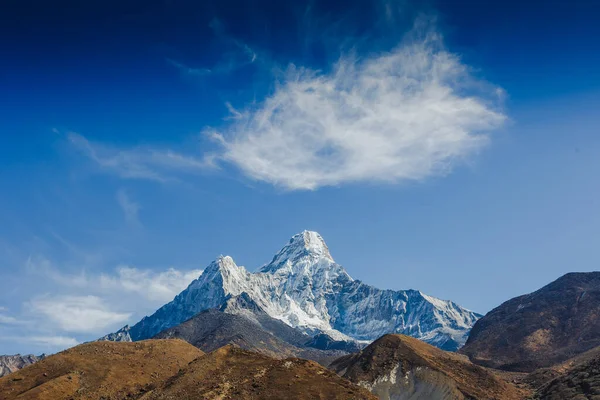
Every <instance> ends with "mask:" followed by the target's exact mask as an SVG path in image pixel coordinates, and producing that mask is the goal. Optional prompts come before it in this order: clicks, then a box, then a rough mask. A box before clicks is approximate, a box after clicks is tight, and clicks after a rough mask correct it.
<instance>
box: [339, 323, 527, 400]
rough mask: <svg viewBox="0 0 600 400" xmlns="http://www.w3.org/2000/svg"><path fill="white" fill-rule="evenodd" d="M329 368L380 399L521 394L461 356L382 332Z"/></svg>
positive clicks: (459, 398) (513, 396)
mask: <svg viewBox="0 0 600 400" xmlns="http://www.w3.org/2000/svg"><path fill="white" fill-rule="evenodd" d="M330 368H331V369H333V370H335V371H337V372H338V373H339V374H340V375H341V376H343V377H344V378H347V379H349V380H350V381H352V382H355V383H357V384H358V385H359V386H362V387H365V388H368V389H369V390H371V391H372V392H373V394H375V395H377V396H378V397H379V399H381V400H390V399H392V400H409V399H410V400H463V399H474V400H475V399H481V400H483V399H485V400H492V399H496V400H500V399H504V400H511V399H514V400H517V399H521V398H522V397H523V396H524V394H525V393H523V392H520V391H519V390H517V389H516V388H515V387H513V386H511V385H509V384H507V383H506V382H504V381H502V380H500V379H499V378H497V377H496V376H494V374H493V373H491V372H489V371H487V370H485V369H484V368H482V367H479V366H476V365H474V364H472V363H471V362H469V361H468V360H467V358H466V357H464V356H460V355H458V354H456V353H450V352H445V351H442V350H440V349H437V348H435V347H433V346H430V345H428V344H426V343H424V342H422V341H420V340H417V339H414V338H411V337H408V336H404V335H385V336H383V337H382V338H380V339H378V340H376V341H375V342H373V343H372V344H371V345H369V346H368V347H366V348H365V349H364V350H363V351H361V352H359V353H357V354H352V355H348V356H344V357H341V358H340V359H338V360H336V361H334V362H333V363H332V364H331V366H330Z"/></svg>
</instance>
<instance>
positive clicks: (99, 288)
mask: <svg viewBox="0 0 600 400" xmlns="http://www.w3.org/2000/svg"><path fill="white" fill-rule="evenodd" d="M26 267H27V269H28V270H29V272H30V273H32V274H36V275H42V276H43V277H45V278H47V279H49V280H50V281H51V282H53V283H57V284H59V285H61V286H64V287H65V288H67V289H69V288H70V289H71V290H73V291H78V290H79V291H82V290H83V291H86V292H89V293H92V294H94V295H97V296H102V297H105V298H107V299H110V298H112V297H113V296H116V297H122V296H125V295H127V294H131V295H135V296H136V297H140V298H142V299H144V300H145V301H147V302H150V303H151V305H157V306H158V305H162V303H164V302H166V301H170V300H173V298H174V297H175V296H176V295H177V294H178V293H179V292H181V291H182V290H183V289H185V288H186V287H187V286H188V285H189V284H190V283H191V282H192V281H193V280H194V279H197V278H198V277H199V276H200V275H201V274H202V270H201V269H189V270H179V269H176V268H168V269H166V270H163V271H154V270H150V269H140V268H135V267H131V266H125V265H121V266H119V267H117V268H116V269H115V271H114V273H112V274H111V273H100V274H89V273H86V272H85V270H83V269H82V270H81V271H80V272H78V273H74V274H69V273H64V272H61V271H60V270H59V269H58V268H57V267H56V266H54V265H53V263H52V262H51V261H50V260H48V259H46V258H44V257H30V258H29V259H28V260H27V264H26Z"/></svg>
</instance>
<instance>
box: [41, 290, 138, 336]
mask: <svg viewBox="0 0 600 400" xmlns="http://www.w3.org/2000/svg"><path fill="white" fill-rule="evenodd" d="M29 307H30V308H31V311H32V312H33V313H35V314H39V315H42V316H43V317H45V318H46V320H47V321H48V322H50V323H51V324H53V325H56V326H57V327H58V328H59V329H61V330H63V331H66V332H75V333H96V332H100V331H103V330H105V329H108V328H111V327H114V326H116V325H119V324H122V323H124V322H125V321H127V320H128V319H129V317H130V316H131V314H129V313H122V312H116V311H113V310H110V309H109V308H108V307H107V305H106V304H105V303H104V301H103V300H102V299H101V298H99V297H96V296H55V297H51V296H44V297H40V298H37V299H34V300H32V301H30V303H29Z"/></svg>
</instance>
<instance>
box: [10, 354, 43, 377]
mask: <svg viewBox="0 0 600 400" xmlns="http://www.w3.org/2000/svg"><path fill="white" fill-rule="evenodd" d="M44 357H45V355H44V354H42V355H41V356H34V355H33V354H29V355H25V356H22V355H20V354H17V355H14V356H0V378H1V377H3V376H5V375H8V374H10V373H12V372H15V371H18V370H20V369H21V368H24V367H26V366H28V365H31V364H33V363H35V362H38V361H40V360H42V359H43V358H44Z"/></svg>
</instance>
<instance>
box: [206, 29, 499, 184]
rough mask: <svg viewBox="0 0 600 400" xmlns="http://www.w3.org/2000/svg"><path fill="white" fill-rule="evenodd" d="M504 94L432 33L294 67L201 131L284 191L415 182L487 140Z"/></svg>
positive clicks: (224, 155) (228, 157)
mask: <svg viewBox="0 0 600 400" xmlns="http://www.w3.org/2000/svg"><path fill="white" fill-rule="evenodd" d="M501 93H502V91H501V90H500V89H499V88H497V87H494V86H492V85H490V84H487V83H485V82H481V81H478V80H477V79H475V78H474V77H473V76H472V74H471V70H470V68H469V67H468V66H466V65H464V64H463V63H462V62H461V59H460V57H458V56H457V55H455V54H452V53H450V52H448V51H447V50H446V49H445V48H444V46H443V44H442V40H441V37H440V36H439V35H437V34H435V33H428V34H426V35H424V36H423V37H422V38H421V39H420V40H414V39H411V40H410V41H406V42H404V43H403V44H401V45H400V46H398V47H397V48H395V49H394V50H392V51H390V52H385V53H379V54H373V55H370V56H366V57H362V58H358V57H355V56H344V57H342V58H340V60H339V61H338V62H337V64H336V65H334V66H333V68H332V70H331V71H329V72H326V73H324V72H320V71H314V70H311V69H308V68H298V67H296V66H294V65H291V66H290V67H289V68H288V70H287V72H286V74H285V78H284V79H283V80H282V81H281V82H280V83H279V84H278V85H277V87H276V89H275V90H274V92H273V93H272V94H271V95H270V96H268V97H267V98H266V99H265V100H264V101H263V102H262V103H260V104H258V105H256V106H253V107H252V108H248V109H245V110H241V111H239V110H236V112H235V116H234V117H235V118H232V119H231V120H230V122H229V123H228V124H226V125H224V126H223V127H220V128H216V129H208V130H207V133H208V134H209V135H210V136H211V137H213V138H214V139H215V140H216V141H217V142H218V143H219V144H220V145H221V150H222V151H221V153H220V156H219V158H220V159H221V160H223V161H226V162H229V163H231V164H234V165H235V166H237V167H238V168H239V169H240V170H241V171H242V172H243V173H244V174H245V175H247V176H248V177H250V178H252V179H255V180H258V181H264V182H267V183H270V184H273V185H276V186H279V187H283V188H285V189H289V190H302V189H304V190H306V189H308V190H314V189H317V188H319V187H322V186H337V185H341V184H344V183H351V182H373V181H375V182H389V183H397V182H402V181H407V180H421V179H424V178H427V177H430V176H434V175H444V174H446V173H448V172H449V171H451V169H452V168H453V167H454V166H455V165H456V164H458V163H459V162H460V161H462V160H464V159H466V158H468V157H469V156H471V155H472V154H474V153H476V152H477V151H478V150H480V149H481V148H482V147H483V146H485V145H486V144H487V143H488V140H489V137H488V134H489V132H490V131H492V130H494V129H496V128H499V127H500V126H501V125H502V124H503V122H504V121H505V119H506V117H505V115H504V114H503V113H502V111H501V110H500V108H499V102H500V101H501V95H500V94H501ZM229 108H231V107H229Z"/></svg>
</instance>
